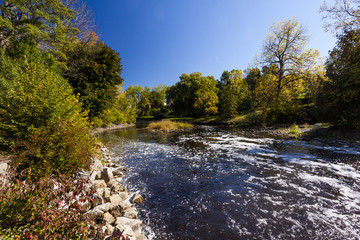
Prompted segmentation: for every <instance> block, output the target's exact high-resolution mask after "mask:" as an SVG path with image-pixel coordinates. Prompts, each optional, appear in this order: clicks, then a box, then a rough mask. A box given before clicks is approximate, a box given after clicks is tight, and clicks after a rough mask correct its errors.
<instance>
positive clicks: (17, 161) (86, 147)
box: [12, 121, 95, 179]
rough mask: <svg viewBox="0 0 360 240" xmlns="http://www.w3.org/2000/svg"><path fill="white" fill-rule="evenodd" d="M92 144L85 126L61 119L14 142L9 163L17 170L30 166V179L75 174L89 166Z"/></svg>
mask: <svg viewBox="0 0 360 240" xmlns="http://www.w3.org/2000/svg"><path fill="white" fill-rule="evenodd" d="M94 144H95V140H94V138H93V137H92V136H91V135H90V134H89V132H88V130H87V128H85V127H82V126H76V125H75V124H73V123H71V122H63V121H60V122H59V123H57V124H53V125H52V126H50V127H42V128H40V129H38V130H37V131H36V132H35V133H34V134H32V135H31V136H30V138H28V139H27V140H21V141H18V142H16V145H15V151H14V152H15V154H14V156H13V157H12V165H13V166H15V167H16V168H17V169H18V170H23V169H27V168H30V170H31V171H30V172H29V175H28V177H30V178H31V179H38V178H40V177H47V176H50V175H51V174H59V173H75V172H76V171H78V170H79V169H81V168H87V167H88V166H89V165H90V160H91V156H92V154H93V149H94Z"/></svg>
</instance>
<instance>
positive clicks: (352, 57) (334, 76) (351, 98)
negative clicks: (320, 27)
mask: <svg viewBox="0 0 360 240" xmlns="http://www.w3.org/2000/svg"><path fill="white" fill-rule="evenodd" d="M326 75H327V77H328V78H329V81H326V82H324V84H323V85H322V89H321V91H320V93H319V96H318V99H317V105H318V109H319V111H320V113H321V116H322V117H321V118H322V120H325V121H330V122H333V123H335V124H337V125H341V126H345V127H350V128H360V120H359V119H360V81H359V76H360V30H352V31H345V33H344V34H343V35H342V36H340V37H339V39H338V42H337V46H336V47H335V48H334V49H333V50H332V51H331V52H330V56H329V58H328V59H327V62H326Z"/></svg>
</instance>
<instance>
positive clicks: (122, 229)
mask: <svg viewBox="0 0 360 240" xmlns="http://www.w3.org/2000/svg"><path fill="white" fill-rule="evenodd" d="M122 236H123V237H124V238H125V239H129V240H136V238H135V233H134V231H133V230H132V228H131V227H130V226H128V225H117V226H116V227H115V229H114V232H113V234H112V235H111V237H110V239H111V240H113V239H114V240H115V239H121V237H122Z"/></svg>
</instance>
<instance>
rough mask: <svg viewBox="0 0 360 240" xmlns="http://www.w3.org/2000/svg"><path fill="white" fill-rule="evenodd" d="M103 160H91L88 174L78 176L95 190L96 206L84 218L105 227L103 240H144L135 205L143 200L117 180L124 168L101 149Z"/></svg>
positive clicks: (107, 151)
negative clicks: (88, 215)
mask: <svg viewBox="0 0 360 240" xmlns="http://www.w3.org/2000/svg"><path fill="white" fill-rule="evenodd" d="M101 155H102V159H101V160H100V159H97V158H95V159H94V162H93V164H92V166H91V168H90V172H81V173H80V176H81V177H82V178H88V179H89V180H90V183H91V184H92V187H93V188H94V189H95V190H96V193H95V194H94V196H93V197H94V198H95V199H96V200H97V201H96V202H97V204H96V206H94V207H93V208H92V209H90V210H89V211H88V212H87V213H85V214H91V215H93V216H94V217H95V218H96V220H97V221H98V222H99V223H103V224H105V226H104V227H103V228H102V231H103V232H105V233H106V235H107V236H106V237H105V239H106V240H113V239H124V240H146V239H147V237H146V236H145V235H143V234H142V232H141V226H142V221H141V220H139V219H138V217H137V214H138V212H137V209H136V205H139V204H142V203H143V201H144V198H143V197H142V196H141V195H140V194H138V193H131V192H129V191H128V190H127V189H126V188H125V187H124V186H123V185H122V184H120V183H119V180H120V179H121V177H122V176H123V175H124V172H126V170H127V168H126V167H124V166H121V165H120V164H119V163H114V162H112V159H113V158H112V154H111V153H110V152H109V150H108V149H107V148H105V147H102V148H101Z"/></svg>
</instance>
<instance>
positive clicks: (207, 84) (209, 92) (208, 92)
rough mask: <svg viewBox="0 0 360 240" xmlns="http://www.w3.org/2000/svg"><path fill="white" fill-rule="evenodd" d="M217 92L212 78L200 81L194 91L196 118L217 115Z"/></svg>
mask: <svg viewBox="0 0 360 240" xmlns="http://www.w3.org/2000/svg"><path fill="white" fill-rule="evenodd" d="M218 90H219V89H218V88H217V87H216V80H215V79H214V77H212V76H211V77H204V78H202V79H201V82H200V87H199V89H197V90H196V91H195V102H194V111H195V114H197V115H198V116H209V115H213V114H216V113H217V111H218V106H217V105H218V103H219V99H218V96H217V92H218Z"/></svg>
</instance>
